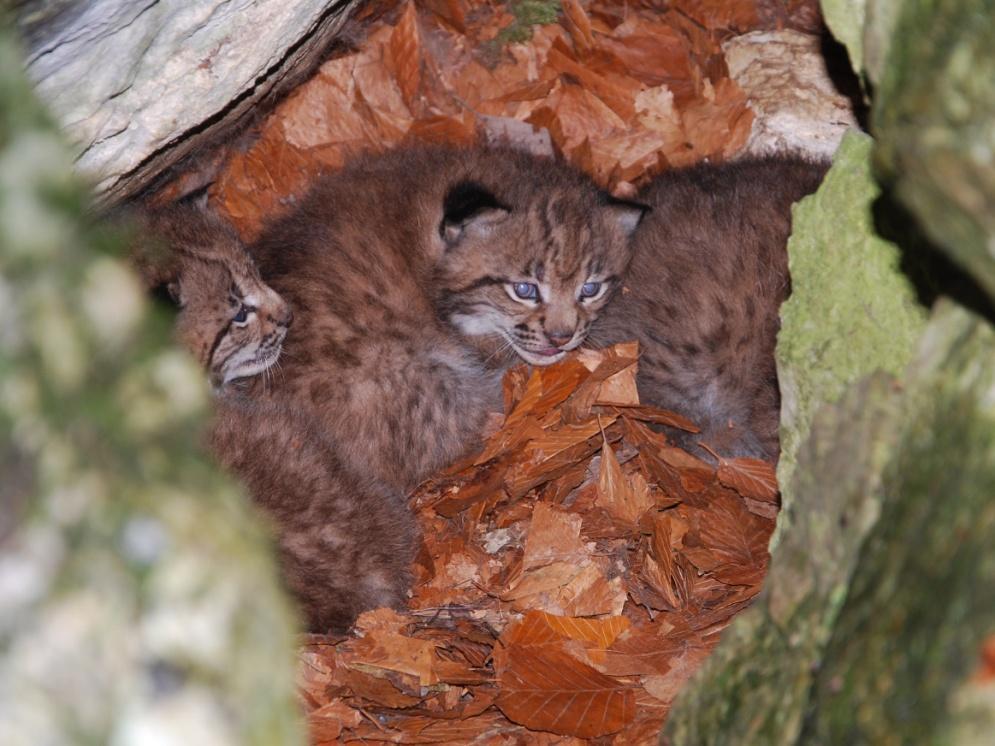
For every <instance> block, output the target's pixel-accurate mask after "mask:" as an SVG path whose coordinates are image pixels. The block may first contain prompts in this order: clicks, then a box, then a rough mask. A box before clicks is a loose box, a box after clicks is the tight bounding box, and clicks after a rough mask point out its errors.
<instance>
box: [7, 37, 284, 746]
mask: <svg viewBox="0 0 995 746" xmlns="http://www.w3.org/2000/svg"><path fill="white" fill-rule="evenodd" d="M18 61H19V57H18V52H17V51H15V49H14V45H13V43H12V39H11V38H10V34H9V32H8V31H7V30H6V29H3V28H0V318H2V319H3V322H2V323H0V744H3V745H4V746H63V745H64V744H111V745H112V746H131V745H132V744H133V745H134V746H147V745H148V744H156V745H158V746H229V745H230V746H242V745H244V744H256V745H258V746H269V745H270V744H281V745H282V744H287V745H288V746H292V745H293V744H297V743H301V744H303V743H304V730H303V727H302V723H301V718H300V716H299V713H298V706H297V703H296V701H295V699H294V687H293V663H292V647H293V644H294V635H293V632H294V629H295V624H294V620H293V618H292V616H291V612H290V609H289V605H288V602H287V600H286V599H285V598H284V595H283V593H282V591H281V588H280V582H279V580H278V576H277V570H276V566H275V563H274V561H273V557H272V547H271V545H270V542H269V540H268V537H267V535H266V532H265V531H264V530H263V529H262V527H261V526H260V525H259V522H258V521H257V519H256V515H255V513H254V511H253V509H252V507H251V506H250V503H249V502H248V500H247V499H246V498H245V496H244V495H243V494H242V493H241V491H240V490H239V489H238V488H236V486H235V485H234V484H232V483H231V482H230V480H228V479H226V478H224V477H223V476H222V475H221V474H219V473H218V471H217V470H216V469H215V468H213V466H212V465H211V464H210V461H209V459H208V458H206V457H205V456H204V454H203V453H201V452H200V449H199V448H198V445H197V444H198V441H199V439H200V429H201V427H202V419H203V413H204V408H205V406H206V404H207V400H208V391H207V384H206V381H205V380H204V374H203V371H202V370H200V368H199V366H197V365H196V363H195V362H194V361H193V360H191V359H189V357H188V356H187V355H185V354H183V353H182V352H181V351H180V350H178V349H176V348H175V347H174V346H173V345H172V344H170V343H169V336H170V328H171V326H172V323H171V319H170V318H167V317H166V316H165V315H162V314H159V313H156V312H155V311H154V310H153V309H152V308H151V307H150V304H149V303H148V301H147V299H146V297H145V294H144V292H143V291H142V288H141V285H140V283H139V281H138V279H137V278H136V277H134V276H133V275H132V274H131V272H130V271H129V269H128V267H127V265H126V264H125V262H123V261H122V260H120V259H119V258H118V257H117V256H116V253H117V251H119V250H120V248H121V241H120V239H121V237H120V236H114V235H111V234H109V233H107V232H105V231H104V230H101V229H98V228H97V227H95V226H94V225H93V224H92V221H87V220H85V219H84V218H83V217H82V214H83V210H84V206H85V204H86V203H87V202H88V196H87V195H86V194H85V192H84V191H83V190H81V189H80V186H79V182H78V179H77V178H76V177H75V175H74V173H73V169H72V159H71V154H70V151H69V149H68V148H67V147H66V145H65V143H64V142H63V140H62V138H61V137H59V136H58V134H57V132H56V131H55V128H54V126H53V125H52V123H51V122H50V121H47V119H46V117H45V116H44V114H43V113H42V111H41V108H40V106H39V105H38V103H37V101H36V100H35V99H34V98H33V97H32V96H31V91H30V88H29V85H28V83H27V81H26V80H25V79H24V78H23V75H22V68H21V66H20V65H19V64H18Z"/></svg>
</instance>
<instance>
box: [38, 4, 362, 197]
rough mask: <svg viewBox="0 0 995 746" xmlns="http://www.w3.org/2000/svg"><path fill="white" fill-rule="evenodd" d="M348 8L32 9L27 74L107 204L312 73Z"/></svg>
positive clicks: (80, 6) (91, 6)
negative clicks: (70, 141) (76, 150)
mask: <svg viewBox="0 0 995 746" xmlns="http://www.w3.org/2000/svg"><path fill="white" fill-rule="evenodd" d="M351 6H352V2H351V0H340V1H339V2H334V0H331V1H330V0H295V1H294V2H286V0H143V1H142V2H134V1H133V0H77V1H76V2H66V1H63V2H52V1H51V0H49V1H48V2H46V0H36V1H35V2H28V3H26V4H25V5H23V6H21V7H20V8H19V23H20V25H21V28H22V31H23V35H24V36H25V38H26V40H27V42H28V43H29V50H28V53H27V69H28V73H29V75H30V77H31V78H32V80H34V82H35V84H36V86H37V90H38V93H39V94H40V95H41V97H42V99H43V100H44V101H45V103H46V104H47V105H48V106H49V107H50V108H51V110H52V111H53V112H54V113H55V115H56V117H57V118H58V120H59V122H60V123H61V125H62V127H63V129H64V130H65V131H66V133H67V134H68V135H69V137H70V139H71V140H72V141H73V142H74V143H75V144H76V146H77V149H78V160H77V167H78V170H79V171H80V172H81V173H82V174H83V175H84V176H85V177H86V178H87V179H89V180H90V181H91V182H92V183H93V184H94V186H95V189H96V191H97V193H98V195H100V196H101V197H102V199H103V200H104V201H114V200H117V199H120V198H121V197H123V196H127V195H130V194H133V193H135V192H136V191H138V190H140V189H141V188H142V187H144V186H145V185H146V184H147V183H148V182H149V181H150V180H151V179H153V178H154V177H155V176H157V175H158V174H159V173H160V172H161V171H163V170H164V169H166V168H167V167H169V166H170V165H172V164H173V163H176V162H177V161H178V160H180V159H181V158H183V157H184V156H186V155H188V154H189V153H190V152H192V151H193V150H195V149H196V148H197V147H200V146H203V145H204V144H206V143H208V142H211V141H212V140H216V139H217V138H219V137H221V136H222V135H223V134H224V133H225V132H226V131H230V130H231V129H232V128H233V127H236V126H238V125H239V124H240V123H241V121H242V119H243V117H245V116H247V114H248V112H249V111H250V109H251V107H252V106H253V105H255V104H257V103H259V102H260V101H261V100H263V99H264V98H266V97H267V96H270V95H274V94H275V93H277V92H279V91H282V90H284V89H285V88H286V87H287V86H289V85H290V84H291V83H293V82H296V79H297V78H298V77H299V76H301V75H302V74H303V73H304V72H305V71H307V70H308V69H309V67H310V66H311V64H312V63H313V62H314V61H315V59H316V57H317V55H319V54H320V53H321V52H322V51H324V50H325V49H326V48H327V46H328V44H329V42H330V40H331V39H332V38H333V37H334V35H335V33H336V32H337V31H338V29H339V27H340V25H341V23H342V22H343V21H344V20H345V18H346V16H347V10H348V9H349V8H350V7H351Z"/></svg>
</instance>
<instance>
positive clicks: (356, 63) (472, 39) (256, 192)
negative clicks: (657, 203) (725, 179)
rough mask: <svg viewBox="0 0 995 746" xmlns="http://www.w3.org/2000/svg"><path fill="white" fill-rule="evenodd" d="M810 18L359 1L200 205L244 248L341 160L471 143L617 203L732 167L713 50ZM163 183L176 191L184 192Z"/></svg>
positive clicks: (804, 5)
mask: <svg viewBox="0 0 995 746" xmlns="http://www.w3.org/2000/svg"><path fill="white" fill-rule="evenodd" d="M815 7H817V4H816V3H815V2H814V0H795V1H794V2H791V3H777V4H774V3H767V2H766V1H765V0H738V1H734V2H722V3H720V2H713V1H709V0H678V1H677V2H673V3H664V2H662V1H660V0H640V1H638V2H635V3H623V2H619V0H562V2H557V0H513V1H512V2H510V3H506V2H497V1H496V0H403V2H400V3H397V4H395V5H390V4H384V3H373V4H369V5H368V6H364V8H363V9H362V11H360V13H361V14H365V16H367V17H360V18H354V19H353V20H352V22H351V25H350V27H349V28H350V30H349V32H348V33H347V34H345V36H346V37H347V38H354V39H360V41H359V42H358V43H357V44H356V47H355V48H353V49H349V50H347V51H345V52H341V53H339V54H336V55H335V56H333V57H332V58H331V59H329V60H328V61H327V62H325V63H324V64H323V65H322V66H321V67H320V68H319V69H318V71H317V72H316V74H315V75H314V76H312V78H311V79H309V80H308V81H307V82H305V83H304V84H302V85H300V86H298V87H297V88H296V89H295V90H294V91H293V92H292V93H291V94H290V95H289V96H288V97H287V98H286V99H285V100H284V101H282V102H281V103H280V104H279V105H278V106H277V107H276V109H275V110H274V111H273V112H272V113H271V114H270V115H269V116H268V117H266V118H265V119H264V120H263V121H262V122H261V123H260V124H259V125H258V126H257V127H256V129H255V131H254V132H253V133H251V134H252V137H253V138H254V139H253V140H252V142H250V143H248V144H245V142H244V141H243V142H241V143H240V144H238V145H235V146H231V147H229V149H228V153H227V157H226V161H225V163H224V165H223V166H222V167H221V168H220V170H219V173H218V174H217V178H216V179H215V180H214V182H213V184H212V186H211V187H210V190H209V197H210V200H211V203H212V205H213V206H214V207H215V208H218V209H220V210H221V211H222V212H224V213H226V214H227V215H228V216H229V217H230V218H231V220H232V222H233V223H235V225H236V227H237V228H238V229H239V231H240V232H241V233H242V235H243V238H246V239H251V238H253V237H254V236H255V235H257V233H258V231H259V230H260V228H261V226H262V224H263V221H264V220H265V219H267V218H269V217H272V216H273V215H276V214H279V213H280V211H281V210H283V209H285V208H286V207H287V206H288V205H291V204H293V202H294V201H295V200H296V199H297V197H299V196H300V195H301V194H303V192H304V191H305V190H306V188H307V186H308V184H309V183H310V182H311V181H312V180H313V179H314V178H315V177H316V176H317V175H318V174H320V173H322V172H323V171H327V170H330V169H334V168H337V167H339V166H341V165H342V164H343V163H344V162H345V160H346V159H347V158H348V157H349V156H350V155H352V154H355V153H357V152H361V151H381V150H384V149H387V148H390V147H392V146H395V145H397V144H399V143H402V142H407V141H412V140H420V141H447V142H462V143H469V142H474V141H477V140H479V139H480V138H483V139H485V140H489V141H502V140H503V141H511V142H512V143H514V144H515V145H517V146H519V147H525V148H528V149H531V150H533V151H536V152H541V153H552V152H554V151H555V152H558V153H559V154H560V155H562V156H563V157H565V158H567V159H568V160H570V161H571V162H573V163H574V164H575V165H576V166H578V167H579V168H581V169H583V170H585V171H586V172H588V173H589V174H590V175H591V176H592V177H594V178H595V179H596V180H597V181H598V182H599V183H600V184H601V185H602V186H604V187H606V188H608V189H610V190H612V191H613V192H615V193H617V194H622V195H624V194H627V193H630V192H632V191H633V190H634V189H635V188H636V187H637V186H638V185H640V184H642V183H644V182H645V181H646V180H647V179H649V178H651V177H652V176H653V175H655V174H657V173H659V172H660V171H662V170H664V169H666V168H669V167H671V166H681V165H687V164H691V163H695V162H697V161H700V160H702V159H706V158H707V159H712V160H721V159H725V158H729V157H730V156H732V155H735V154H736V153H737V152H738V151H739V150H740V149H741V148H742V147H743V146H744V144H745V143H746V142H747V139H748V137H749V135H750V130H751V126H752V124H753V113H752V111H751V109H750V107H749V105H748V103H749V102H748V100H747V97H746V94H745V93H744V92H743V91H742V90H741V89H740V88H739V86H738V85H737V84H736V83H735V82H734V81H733V80H732V79H731V78H730V77H729V70H728V68H727V66H726V63H725V58H724V54H723V51H722V46H721V44H722V42H723V41H725V40H726V39H728V38H730V37H731V36H733V35H735V34H740V33H744V32H746V31H751V30H756V29H762V28H780V27H784V26H792V25H794V26H798V25H802V26H804V25H805V24H806V23H808V24H809V25H811V21H809V20H806V14H808V15H811V14H812V9H813V8H815ZM817 15H818V14H817V11H815V17H816V18H817ZM800 20H801V22H800ZM532 24H537V25H532ZM174 183H175V184H176V185H177V186H176V187H175V189H180V188H182V187H181V186H180V185H181V184H182V183H183V180H182V179H178V180H177V181H176V182H174ZM166 196H170V195H169V190H168V189H167V192H166ZM171 196H173V197H175V196H176V195H175V194H173V195H171Z"/></svg>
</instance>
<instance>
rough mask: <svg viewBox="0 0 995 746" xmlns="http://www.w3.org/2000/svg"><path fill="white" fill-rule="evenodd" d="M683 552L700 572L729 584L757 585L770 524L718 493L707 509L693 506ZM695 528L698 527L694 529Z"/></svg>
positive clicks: (727, 496)
mask: <svg viewBox="0 0 995 746" xmlns="http://www.w3.org/2000/svg"><path fill="white" fill-rule="evenodd" d="M693 513H694V519H693V521H694V523H697V526H694V524H692V525H693V527H692V529H691V530H690V531H689V532H688V534H687V536H686V537H685V540H684V550H683V554H684V555H685V556H686V557H687V558H688V559H690V560H691V562H693V563H694V565H695V566H696V567H697V568H698V569H700V570H702V571H703V572H710V573H713V574H714V576H715V577H716V578H717V579H718V580H720V581H722V582H723V583H728V584H730V585H749V584H759V582H760V581H761V580H762V579H763V575H764V572H765V571H766V563H767V541H768V539H769V538H770V534H771V531H772V530H773V525H772V524H771V523H770V522H769V521H765V520H764V519H762V518H759V517H758V516H755V515H754V514H753V513H750V512H749V511H748V510H747V509H746V507H745V506H744V505H743V504H742V501H740V500H738V499H736V498H734V497H730V496H729V495H723V494H718V495H714V496H712V497H711V498H710V499H709V502H708V509H707V511H706V510H698V509H695V510H694V511H693ZM695 529H697V530H695Z"/></svg>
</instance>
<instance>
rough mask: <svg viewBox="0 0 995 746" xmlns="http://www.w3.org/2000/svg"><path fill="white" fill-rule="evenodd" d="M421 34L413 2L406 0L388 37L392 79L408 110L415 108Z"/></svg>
mask: <svg viewBox="0 0 995 746" xmlns="http://www.w3.org/2000/svg"><path fill="white" fill-rule="evenodd" d="M421 46H422V43H421V34H420V32H419V29H418V11H417V10H416V9H415V4H414V0H406V2H405V4H404V10H403V11H402V13H401V17H400V18H399V19H398V20H397V25H396V26H394V31H393V33H392V34H391V35H390V47H389V48H390V61H391V63H392V67H393V72H394V77H395V78H396V79H397V84H398V86H399V87H400V89H401V93H402V94H403V95H404V101H405V103H407V105H408V108H409V109H413V108H415V105H416V104H417V97H418V92H419V88H420V87H421V75H422V52H421Z"/></svg>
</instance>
